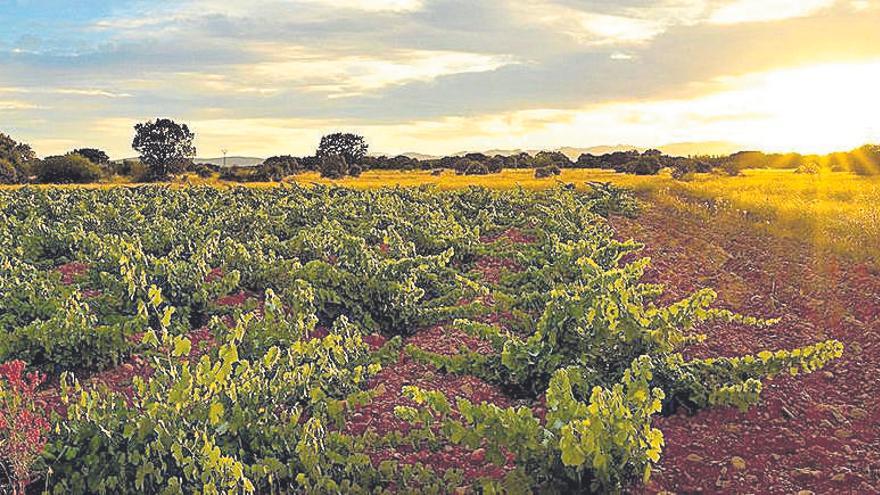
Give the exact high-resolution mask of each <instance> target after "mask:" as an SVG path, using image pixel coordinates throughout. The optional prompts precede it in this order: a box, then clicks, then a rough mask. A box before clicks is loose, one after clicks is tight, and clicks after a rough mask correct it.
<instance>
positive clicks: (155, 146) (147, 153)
mask: <svg viewBox="0 0 880 495" xmlns="http://www.w3.org/2000/svg"><path fill="white" fill-rule="evenodd" d="M134 130H135V136H134V140H133V141H132V143H131V147H132V148H134V149H135V151H137V152H138V153H140V158H141V162H143V163H144V165H146V166H147V168H148V169H149V171H150V176H151V178H153V179H161V178H165V177H167V176H169V175H171V174H175V173H180V172H183V171H184V170H186V167H187V165H188V164H189V163H191V162H192V159H193V157H194V156H195V155H196V148H195V146H193V140H194V139H195V137H196V135H195V134H194V133H193V132H192V131H190V130H189V127H187V125H186V124H178V123H177V122H174V121H173V120H171V119H156V121H149V122H144V123H140V124H137V125H136V126H134Z"/></svg>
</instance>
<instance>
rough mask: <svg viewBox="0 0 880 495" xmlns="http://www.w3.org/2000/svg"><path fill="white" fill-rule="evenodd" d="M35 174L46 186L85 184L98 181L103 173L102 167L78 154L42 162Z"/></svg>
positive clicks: (47, 159) (51, 158)
mask: <svg viewBox="0 0 880 495" xmlns="http://www.w3.org/2000/svg"><path fill="white" fill-rule="evenodd" d="M35 172H36V175H37V180H38V181H39V182H42V183H44V184H52V183H54V184H65V183H79V184H85V183H89V182H95V181H97V180H98V179H100V178H101V173H102V171H101V167H100V166H98V165H97V164H96V163H93V162H92V161H90V160H89V159H88V158H86V157H84V156H82V155H80V154H77V153H68V154H66V155H64V156H50V157H48V158H45V159H43V160H40V161H39V162H37V166H36V170H35Z"/></svg>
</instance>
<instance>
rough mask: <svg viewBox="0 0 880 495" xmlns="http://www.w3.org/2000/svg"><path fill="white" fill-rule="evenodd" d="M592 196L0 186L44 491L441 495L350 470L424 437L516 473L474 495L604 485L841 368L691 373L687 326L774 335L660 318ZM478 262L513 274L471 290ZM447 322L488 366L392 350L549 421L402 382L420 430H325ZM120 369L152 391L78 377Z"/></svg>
mask: <svg viewBox="0 0 880 495" xmlns="http://www.w3.org/2000/svg"><path fill="white" fill-rule="evenodd" d="M592 186H593V187H592V188H591V190H589V191H586V192H579V191H576V190H574V188H572V187H566V186H563V187H558V188H555V189H551V190H548V191H539V192H530V191H525V190H522V189H516V190H510V191H490V190H487V189H481V188H471V189H466V190H462V191H450V192H439V191H437V190H435V189H431V188H417V189H402V188H395V189H382V190H378V191H353V190H348V189H339V188H327V187H321V186H315V187H311V188H302V187H299V186H287V185H282V186H280V187H277V188H272V189H265V190H254V189H245V188H233V189H229V190H224V191H220V190H216V189H212V188H202V187H194V188H186V189H171V188H164V187H156V186H144V187H138V188H114V189H109V190H83V189H69V190H68V189H64V190H61V189H34V188H27V187H26V188H22V189H18V190H15V191H10V190H2V191H0V295H2V297H0V332H2V339H0V342H2V344H0V359H14V358H20V359H26V360H28V361H30V363H31V365H33V366H37V367H40V368H42V369H44V370H47V371H51V372H68V373H67V374H65V375H64V378H63V379H62V383H63V385H64V405H65V406H66V416H65V417H64V418H57V419H56V424H55V426H56V431H57V432H56V433H55V434H54V435H53V437H52V438H51V440H50V442H49V444H48V445H47V450H46V453H45V459H44V460H45V461H46V462H47V463H48V465H50V466H52V471H53V472H52V474H51V475H50V476H49V477H48V479H46V480H42V481H41V485H42V482H45V486H47V487H48V490H49V491H50V492H51V493H142V492H146V493H178V492H201V493H228V492H243V493H247V492H255V493H289V492H317V493H324V492H332V493H337V492H343V493H374V492H376V491H380V490H382V489H386V488H389V487H398V488H400V489H401V490H404V491H405V490H422V491H425V492H429V493H442V492H444V491H448V490H449V489H450V487H457V486H461V485H462V478H461V472H456V470H449V471H447V472H445V473H437V472H433V471H432V470H431V469H429V467H426V466H421V465H414V466H411V465H403V464H398V463H395V462H392V461H384V462H381V463H378V464H377V465H374V464H373V463H372V462H371V459H370V456H369V453H371V452H374V451H375V449H376V448H380V447H390V446H400V445H404V444H405V445H411V446H415V447H417V448H436V447H437V445H438V442H439V438H438V432H439V433H442V434H443V436H445V437H446V438H448V439H449V440H451V441H452V442H454V443H459V444H463V445H467V446H469V447H472V448H484V449H485V451H486V457H487V459H489V460H492V461H498V462H500V461H502V460H504V459H505V458H506V456H507V455H508V454H509V453H513V454H514V455H515V456H516V465H517V468H516V469H514V470H513V471H512V472H511V473H510V474H509V475H508V476H507V477H506V478H504V479H502V480H479V481H478V482H477V484H476V485H474V486H476V487H479V489H480V490H482V491H485V492H487V493H491V492H493V491H495V492H499V491H502V492H514V493H515V492H517V491H519V492H522V491H546V492H551V493H552V492H563V493H565V492H572V491H603V492H608V491H619V490H622V489H623V488H624V487H626V486H628V484H630V483H632V482H633V481H637V480H639V479H644V478H645V477H646V476H648V475H649V474H650V470H651V466H652V465H653V464H654V463H655V462H657V459H658V456H659V455H660V449H661V448H662V446H663V439H662V435H660V433H659V432H658V431H657V430H656V429H655V428H653V426H652V418H653V416H654V415H656V414H657V413H658V412H661V410H662V411H664V412H668V411H670V410H672V409H674V408H675V407H676V406H679V405H685V406H688V407H691V408H697V407H706V406H711V405H735V406H739V407H745V406H747V405H750V404H754V403H755V402H756V401H757V400H758V398H759V394H760V391H761V383H762V382H761V381H762V380H763V379H764V378H765V377H767V376H773V375H775V374H778V373H783V372H790V373H791V372H798V373H800V372H809V371H814V370H816V369H818V368H820V367H822V366H824V365H825V364H826V363H827V362H829V361H830V360H832V359H834V358H836V357H838V356H839V355H840V353H841V352H842V348H841V346H840V344H839V343H837V342H835V341H828V342H822V343H817V344H814V345H813V346H809V347H805V348H802V349H795V350H790V351H777V352H773V353H759V354H757V355H756V356H745V357H740V358H734V357H731V358H717V359H704V360H690V361H687V360H685V359H684V358H683V357H682V355H681V353H680V351H681V349H682V347H683V346H684V345H685V344H687V343H689V342H694V341H699V340H700V339H702V338H704V337H703V336H702V335H701V334H700V333H699V326H700V325H701V324H703V323H705V322H708V321H712V320H721V321H728V322H735V323H737V324H743V325H758V326H764V325H769V324H772V323H773V321H761V320H757V319H755V318H750V317H747V316H741V315H737V314H734V313H731V312H730V311H725V310H720V309H716V308H713V307H712V304H713V302H714V300H715V294H714V292H713V291H711V290H709V289H704V290H700V291H697V292H695V293H693V294H691V295H690V296H688V297H685V298H683V299H682V300H680V301H677V302H674V303H671V304H659V303H658V299H657V298H658V296H660V295H661V294H662V287H659V286H657V285H653V284H646V283H643V282H642V278H643V274H644V271H645V269H646V267H647V266H648V263H649V260H647V259H634V254H635V253H636V252H637V251H638V250H639V249H640V246H639V245H638V244H637V243H635V242H631V241H627V242H622V241H618V240H616V239H615V238H614V233H613V231H612V230H611V229H610V227H609V226H608V224H607V223H606V222H605V221H604V219H603V218H602V216H603V215H609V214H614V213H624V214H630V213H632V212H633V211H634V208H635V203H634V200H633V199H632V197H631V196H629V195H627V194H625V193H623V192H621V191H619V190H617V189H615V188H613V187H611V186H610V185H607V184H594V185H592ZM512 228H515V229H516V231H518V232H519V234H518V235H514V233H513V231H511V230H509V229H512ZM505 232H507V233H508V234H510V235H509V236H503V235H500V234H502V233H505ZM518 236H519V237H524V236H528V237H529V238H530V239H533V240H534V242H531V243H527V244H523V243H520V242H516V241H515V239H516V238H517V237H518ZM481 239H482V241H481ZM489 239H497V240H494V241H492V242H487V240H489ZM485 257H504V258H507V259H510V260H512V261H513V262H515V263H516V264H517V265H518V266H519V267H520V268H521V269H520V270H504V271H503V272H502V273H501V275H500V277H499V279H498V280H497V281H493V282H492V283H487V282H485V281H483V280H482V279H481V275H480V271H479V267H480V263H481V261H482V260H484V259H485ZM72 261H79V262H83V263H84V265H83V266H82V267H81V269H80V270H78V271H76V272H75V273H74V274H73V275H71V274H70V273H66V274H64V278H62V274H59V273H58V267H59V265H61V266H63V267H68V268H69V266H70V265H69V264H68V262H72ZM230 301H231V302H230ZM502 315H506V318H504V319H503V320H502V321H503V323H497V321H498V319H499V318H500V317H501V316H502ZM496 317H497V318H496ZM478 320H479V321H478ZM443 321H453V323H452V324H453V325H454V326H455V327H456V328H457V329H459V330H461V331H463V332H465V333H467V334H471V335H475V336H479V337H480V338H482V339H484V340H486V341H488V342H489V343H490V344H491V347H492V348H493V349H494V351H495V352H494V353H489V354H480V353H477V352H473V351H469V350H466V349H462V351H461V353H460V354H458V355H453V356H441V355H436V354H433V353H431V352H428V351H425V350H422V349H419V348H417V347H412V346H410V347H408V348H407V349H406V352H408V353H409V354H410V356H412V357H413V358H415V359H417V360H420V361H428V362H431V363H434V364H436V365H437V366H439V367H440V368H442V369H444V370H446V371H449V372H454V373H473V374H475V375H477V376H480V377H483V378H485V379H486V380H488V381H491V382H493V383H496V384H498V385H500V386H501V387H503V388H504V389H505V390H506V391H507V392H509V393H510V394H511V395H513V396H515V397H516V398H518V399H522V400H523V403H530V404H533V405H534V404H536V403H537V404H540V403H541V398H542V397H543V399H544V400H545V401H546V407H547V411H546V418H544V417H543V415H542V414H540V413H539V412H535V411H532V410H531V409H529V408H528V407H525V406H517V407H511V408H503V407H499V406H497V405H493V404H474V403H470V402H468V401H466V400H463V399H461V398H456V397H445V396H444V395H442V394H441V393H439V392H436V391H429V390H419V389H416V388H407V389H406V391H405V392H406V394H408V395H409V396H410V397H411V398H412V399H413V400H414V401H415V402H416V405H419V406H423V407H418V408H413V407H400V408H398V409H397V411H396V413H397V414H398V416H400V417H401V418H404V419H407V420H409V421H412V422H413V423H414V424H415V425H417V426H416V427H414V428H413V429H411V430H410V431H409V432H408V433H406V434H403V433H397V432H392V433H388V434H385V435H381V436H380V435H378V434H376V433H375V432H372V431H369V430H368V432H367V433H365V434H363V435H349V434H346V433H345V430H344V428H343V427H344V421H345V415H346V414H347V413H348V412H350V411H351V409H352V408H354V407H356V406H357V405H359V404H364V403H366V402H368V401H370V400H371V399H372V398H373V397H375V396H377V395H378V394H380V393H381V392H380V390H379V389H377V390H373V391H367V390H365V389H366V382H367V380H368V379H369V378H370V377H371V376H373V375H375V374H376V373H377V372H378V371H379V368H380V366H381V364H382V363H392V362H396V361H397V359H398V357H399V354H398V351H399V349H400V348H401V346H402V339H401V336H405V335H409V334H412V333H413V332H414V331H415V330H416V329H418V328H420V327H422V326H425V325H428V324H432V325H433V324H436V323H437V322H443ZM484 321H493V322H494V323H492V324H489V323H485V322H484ZM196 330H198V332H195V331H196ZM205 331H208V333H209V335H210V336H211V337H213V342H214V343H215V344H216V345H215V346H213V347H209V348H201V347H200V343H199V342H197V339H196V338H195V337H194V335H198V334H201V335H204V333H205ZM136 333H142V334H143V339H141V340H140V342H137V341H133V339H132V336H133V335H135V334H136ZM372 333H380V334H382V335H384V336H385V337H389V338H390V340H389V341H388V343H387V344H385V346H384V347H383V348H382V349H381V350H379V351H378V352H375V353H369V352H368V350H367V349H368V347H367V345H366V344H365V342H364V337H365V336H367V335H368V334H372ZM203 343H204V342H202V344H203ZM133 352H137V353H141V354H145V356H146V359H147V360H148V362H149V364H150V366H151V367H152V369H153V374H152V376H151V377H150V378H149V379H148V380H146V379H141V378H138V379H136V380H135V383H134V385H133V387H132V389H131V390H119V389H118V387H117V388H109V387H105V386H102V385H97V384H95V383H94V382H90V381H88V380H85V379H84V377H85V376H88V374H89V373H90V372H91V371H93V370H95V369H100V368H103V367H106V366H108V365H111V364H113V363H117V362H119V361H120V360H122V359H123V358H125V357H126V356H128V355H129V354H131V353H133ZM77 377H79V378H77ZM438 428H439V430H438Z"/></svg>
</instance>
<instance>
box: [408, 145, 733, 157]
mask: <svg viewBox="0 0 880 495" xmlns="http://www.w3.org/2000/svg"><path fill="white" fill-rule="evenodd" d="M647 149H648V148H643V147H639V146H633V145H631V144H616V145H602V146H590V147H587V148H576V147H572V146H564V147H562V148H556V149H554V150H549V151H559V152H561V153H563V154H565V156H567V157H569V158H570V159H571V160H577V159H578V157H579V156H581V155H582V154H584V153H589V154H591V155H604V154H607V153H614V152H615V151H631V150H636V151H638V152H640V153H641V152H644V151H645V150H647ZM657 149H659V150H660V151H662V152H663V153H665V154H667V155H670V156H691V155H730V154H732V153H736V152H737V151H739V150H740V149H742V146H739V145H737V144H736V143H731V142H727V141H698V142H685V143H671V144H666V145H663V146H658V147H657ZM539 151H541V150H521V149H506V150H502V149H493V150H486V151H479V152H477V151H460V152H458V153H453V154H452V155H450V156H464V155H466V154H468V153H483V154H484V155H488V156H495V155H501V156H510V155H518V154H520V153H523V152H525V153H528V154H530V155H535V154H536V153H538V152H539ZM403 156H408V157H410V158H415V159H416V160H433V159H437V158H440V157H439V156H436V155H426V154H424V153H403Z"/></svg>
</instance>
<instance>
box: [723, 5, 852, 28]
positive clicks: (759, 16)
mask: <svg viewBox="0 0 880 495" xmlns="http://www.w3.org/2000/svg"><path fill="white" fill-rule="evenodd" d="M835 3H836V0H736V1H734V2H732V3H729V4H727V5H724V6H722V7H720V8H718V9H716V10H715V11H713V12H712V14H711V15H710V16H709V19H708V21H709V22H710V23H713V24H739V23H743V22H767V21H778V20H783V19H790V18H795V17H805V16H808V15H812V14H815V13H817V12H819V11H821V10H823V9H826V8H829V7H831V6H833V5H834V4H835Z"/></svg>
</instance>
